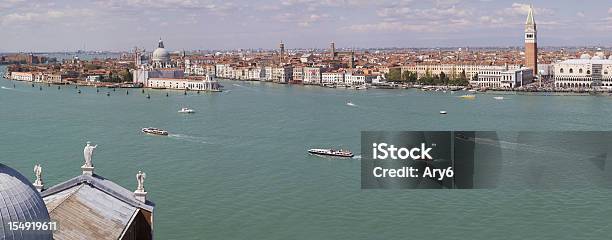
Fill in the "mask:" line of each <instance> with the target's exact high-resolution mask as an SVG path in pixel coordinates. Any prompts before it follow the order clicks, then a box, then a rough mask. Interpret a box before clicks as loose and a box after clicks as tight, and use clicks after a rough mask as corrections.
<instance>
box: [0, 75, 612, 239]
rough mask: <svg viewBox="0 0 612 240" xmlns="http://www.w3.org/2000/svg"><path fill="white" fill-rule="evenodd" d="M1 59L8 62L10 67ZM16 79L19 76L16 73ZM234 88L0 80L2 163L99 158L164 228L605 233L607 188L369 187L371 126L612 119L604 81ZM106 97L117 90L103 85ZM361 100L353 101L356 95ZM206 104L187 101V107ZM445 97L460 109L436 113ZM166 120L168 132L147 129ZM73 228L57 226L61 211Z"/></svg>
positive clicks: (467, 126)
mask: <svg viewBox="0 0 612 240" xmlns="http://www.w3.org/2000/svg"><path fill="white" fill-rule="evenodd" d="M3 70H4V67H2V68H0V71H3ZM13 84H14V85H15V88H13ZM222 84H223V85H224V86H225V91H224V92H222V93H214V94H211V93H202V94H199V95H198V94H196V93H189V94H188V95H187V96H185V95H183V94H182V92H177V91H168V92H169V93H170V96H169V97H166V96H165V94H166V91H154V90H150V91H149V90H147V92H149V93H150V94H151V99H146V98H145V95H143V94H142V93H141V92H140V90H136V89H132V90H129V95H128V94H126V90H125V89H117V91H112V90H107V89H104V88H101V89H100V93H96V90H95V89H94V88H85V87H82V88H80V89H81V91H82V93H81V94H78V93H77V90H76V89H74V86H72V87H69V86H62V88H61V90H58V89H57V86H52V87H47V86H43V90H42V91H40V90H39V88H38V86H37V87H35V88H32V87H31V86H30V84H28V83H22V82H12V81H8V80H4V79H2V80H0V86H1V89H0V133H2V137H1V138H0V154H1V155H0V162H2V163H4V164H7V165H9V166H11V167H13V168H16V169H17V170H19V171H21V172H22V173H24V175H26V176H32V175H33V174H31V172H32V166H33V165H34V164H35V163H41V164H42V166H43V168H44V180H45V184H46V185H47V186H50V185H54V184H57V183H60V182H62V181H64V180H67V179H69V178H72V177H74V176H76V175H78V174H80V166H81V164H82V161H83V160H82V158H83V157H82V149H83V145H84V143H85V142H86V141H92V142H94V143H95V144H99V147H98V149H97V150H96V153H95V155H94V163H95V166H96V173H98V174H100V175H102V176H104V177H106V178H109V179H111V180H113V181H115V182H116V183H118V184H120V185H122V186H124V187H127V188H130V189H134V188H135V187H136V179H135V173H136V172H137V171H138V170H143V171H145V172H146V173H147V179H146V181H145V186H146V188H147V190H148V192H149V197H150V198H151V199H152V200H153V201H155V203H156V205H157V206H156V212H155V236H156V238H158V239H396V238H402V239H407V238H417V239H499V238H504V239H604V238H607V237H609V236H611V235H612V228H611V227H610V214H611V213H612V204H610V197H612V193H611V192H609V191H606V190H587V189H584V190H581V189H574V190H549V191H542V190H540V191H536V190H516V189H515V190H504V191H502V190H361V189H360V160H359V159H350V160H330V159H327V158H320V157H315V156H310V155H307V154H306V153H305V151H306V150H307V149H309V148H313V147H343V148H347V149H350V150H352V151H354V152H359V148H360V146H359V144H360V139H359V137H360V131H363V130H457V129H461V130H542V131H544V130H610V129H611V126H612V107H610V106H612V98H610V97H605V96H598V97H595V96H542V95H507V96H505V100H503V101H500V100H495V99H493V95H479V96H478V97H477V98H476V99H475V100H472V101H470V100H461V99H459V98H458V95H460V93H455V94H451V93H441V92H427V93H424V92H420V91H415V90H367V91H354V90H345V89H326V88H319V87H307V86H290V85H274V84H265V83H257V82H236V81H222ZM107 91H109V92H110V96H106V94H105V93H106V92H107ZM348 101H350V102H352V103H353V104H354V106H348V105H347V104H346V103H347V102H348ZM185 106H187V107H190V108H193V109H195V110H196V111H197V113H195V114H192V115H182V114H179V113H177V111H178V110H179V109H180V108H181V107H185ZM440 110H445V111H447V112H448V115H440V114H439V111H440ZM147 126H151V127H158V128H163V129H167V130H168V131H170V132H171V135H170V136H169V137H155V136H146V135H143V134H141V133H140V129H141V128H142V127H147ZM60 227H61V226H60Z"/></svg>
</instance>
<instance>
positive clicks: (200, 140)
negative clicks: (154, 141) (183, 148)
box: [168, 134, 208, 144]
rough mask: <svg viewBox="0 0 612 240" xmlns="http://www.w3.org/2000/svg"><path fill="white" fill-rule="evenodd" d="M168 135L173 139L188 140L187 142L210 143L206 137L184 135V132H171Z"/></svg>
mask: <svg viewBox="0 0 612 240" xmlns="http://www.w3.org/2000/svg"><path fill="white" fill-rule="evenodd" d="M168 137H170V138H172V139H176V140H181V141H187V142H192V143H204V144H206V143H208V142H206V141H205V140H206V139H205V138H204V137H196V136H190V135H183V134H170V135H168Z"/></svg>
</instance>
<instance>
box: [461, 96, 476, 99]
mask: <svg viewBox="0 0 612 240" xmlns="http://www.w3.org/2000/svg"><path fill="white" fill-rule="evenodd" d="M460 98H463V99H475V98H476V95H462V96H461V97H460Z"/></svg>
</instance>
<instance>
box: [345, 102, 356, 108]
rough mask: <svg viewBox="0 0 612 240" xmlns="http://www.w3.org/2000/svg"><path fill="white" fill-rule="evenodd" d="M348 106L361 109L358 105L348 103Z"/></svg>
mask: <svg viewBox="0 0 612 240" xmlns="http://www.w3.org/2000/svg"><path fill="white" fill-rule="evenodd" d="M346 106H349V107H359V106H357V104H354V103H352V102H347V103H346Z"/></svg>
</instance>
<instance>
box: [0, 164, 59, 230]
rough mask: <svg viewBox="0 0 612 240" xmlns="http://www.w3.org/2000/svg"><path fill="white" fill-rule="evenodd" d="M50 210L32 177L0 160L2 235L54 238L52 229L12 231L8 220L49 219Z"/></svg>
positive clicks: (0, 218)
mask: <svg viewBox="0 0 612 240" xmlns="http://www.w3.org/2000/svg"><path fill="white" fill-rule="evenodd" d="M49 221H50V218H49V212H48V211H47V207H46V206H45V202H43V199H42V197H41V196H40V194H39V193H38V191H36V189H35V188H34V186H33V185H32V184H31V183H30V181H29V180H28V179H27V178H26V177H24V176H23V175H21V173H19V172H17V171H16V170H15V169H12V168H10V167H8V166H6V165H4V164H1V163H0V225H2V226H4V227H0V239H6V240H20V239H45V240H51V239H52V238H53V236H52V233H51V232H50V231H11V230H10V229H9V228H8V227H7V226H8V224H9V222H49Z"/></svg>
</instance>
